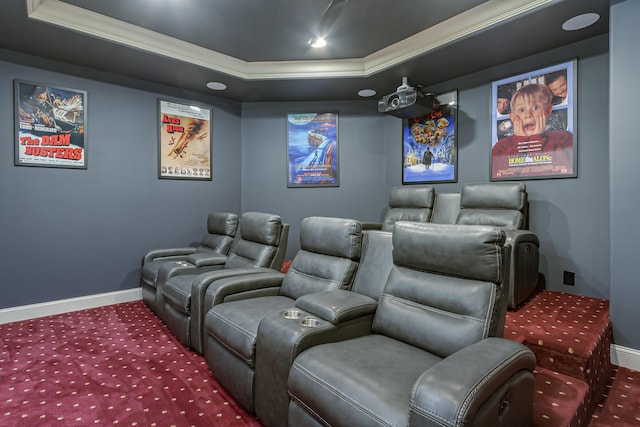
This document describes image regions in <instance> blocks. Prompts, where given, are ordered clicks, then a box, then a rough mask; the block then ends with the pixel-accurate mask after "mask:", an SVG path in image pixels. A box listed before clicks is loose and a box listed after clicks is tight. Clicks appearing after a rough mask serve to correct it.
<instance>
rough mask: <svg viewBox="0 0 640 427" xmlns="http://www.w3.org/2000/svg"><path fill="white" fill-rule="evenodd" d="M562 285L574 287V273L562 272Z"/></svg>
mask: <svg viewBox="0 0 640 427" xmlns="http://www.w3.org/2000/svg"><path fill="white" fill-rule="evenodd" d="M563 279H564V280H563V283H564V284H565V285H567V286H575V284H576V273H574V272H573V271H566V270H565V271H564V274H563Z"/></svg>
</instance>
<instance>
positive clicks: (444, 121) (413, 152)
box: [402, 91, 458, 184]
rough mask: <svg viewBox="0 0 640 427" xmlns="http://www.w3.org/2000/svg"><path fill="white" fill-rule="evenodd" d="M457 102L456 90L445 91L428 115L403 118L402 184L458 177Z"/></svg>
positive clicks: (440, 181) (444, 180) (436, 181)
mask: <svg viewBox="0 0 640 427" xmlns="http://www.w3.org/2000/svg"><path fill="white" fill-rule="evenodd" d="M457 105H458V92H457V91H452V92H447V93H445V94H442V95H437V96H436V105H435V107H434V108H433V110H432V111H431V112H430V113H429V114H427V115H425V116H421V117H414V118H412V119H404V120H403V124H402V183H403V184H425V183H443V182H456V181H457V180H458V148H457V144H456V127H457V114H456V113H457Z"/></svg>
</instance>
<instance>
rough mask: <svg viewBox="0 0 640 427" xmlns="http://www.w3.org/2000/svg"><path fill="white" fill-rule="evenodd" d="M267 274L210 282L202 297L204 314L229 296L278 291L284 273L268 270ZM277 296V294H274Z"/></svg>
mask: <svg viewBox="0 0 640 427" xmlns="http://www.w3.org/2000/svg"><path fill="white" fill-rule="evenodd" d="M268 270H269V271H268V272H263V273H255V274H248V275H244V276H236V277H227V278H224V279H220V280H216V281H214V282H212V283H211V284H210V285H209V286H208V288H207V293H206V294H205V297H204V309H203V310H204V313H206V312H207V311H209V310H210V309H211V308H212V307H213V306H215V305H218V304H221V303H223V302H224V300H225V298H227V297H228V296H231V295H238V294H242V293H248V295H249V296H248V297H250V295H251V294H250V291H254V290H264V289H271V288H273V289H276V290H277V289H279V288H280V286H281V285H282V281H283V280H284V276H285V274H284V273H280V272H279V271H275V270H271V269H268ZM274 294H276V295H277V292H274Z"/></svg>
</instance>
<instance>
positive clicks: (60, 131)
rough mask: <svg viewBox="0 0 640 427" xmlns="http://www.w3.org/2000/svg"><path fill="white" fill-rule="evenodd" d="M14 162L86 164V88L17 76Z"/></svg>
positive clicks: (77, 165) (74, 165)
mask: <svg viewBox="0 0 640 427" xmlns="http://www.w3.org/2000/svg"><path fill="white" fill-rule="evenodd" d="M14 91H15V102H16V141H15V159H14V160H15V164H16V165H17V166H44V167H60V168H77V169H86V168H87V137H86V114H87V92H86V91H83V90H76V89H68V88H60V87H54V86H48V85H46V84H41V83H32V82H25V81H19V80H16V81H15V82H14Z"/></svg>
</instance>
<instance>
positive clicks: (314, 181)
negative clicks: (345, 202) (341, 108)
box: [287, 113, 340, 187]
mask: <svg viewBox="0 0 640 427" xmlns="http://www.w3.org/2000/svg"><path fill="white" fill-rule="evenodd" d="M287 169H288V173H287V187H338V186H339V185H340V182H339V176H338V170H339V169H338V114H337V113H296V114H287Z"/></svg>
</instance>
